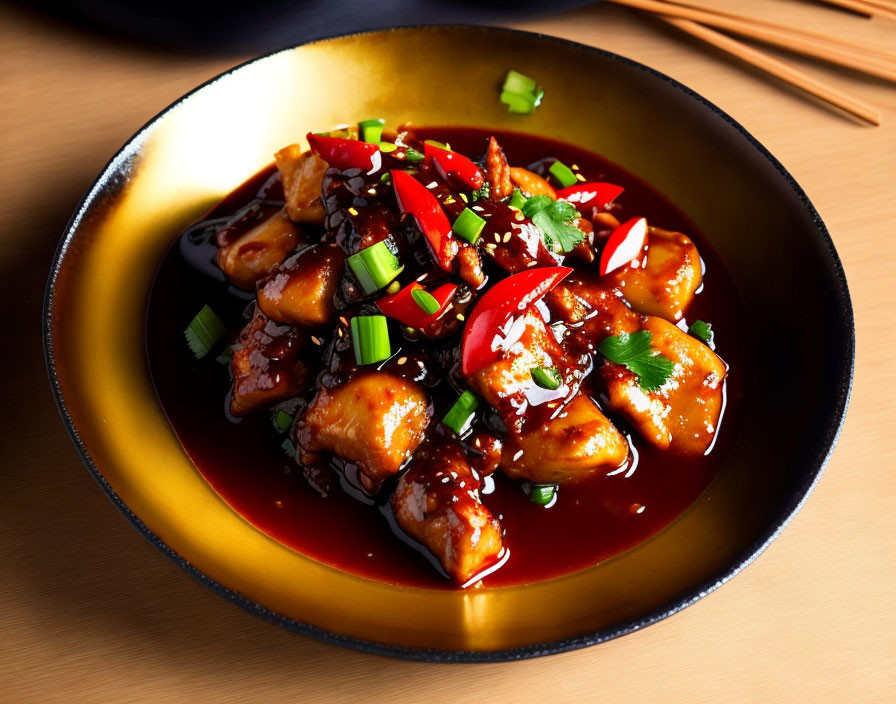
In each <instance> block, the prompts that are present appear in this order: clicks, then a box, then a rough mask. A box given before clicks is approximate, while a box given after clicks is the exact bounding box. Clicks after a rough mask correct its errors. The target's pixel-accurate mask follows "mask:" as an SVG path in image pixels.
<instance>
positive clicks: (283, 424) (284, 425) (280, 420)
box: [274, 411, 292, 433]
mask: <svg viewBox="0 0 896 704" xmlns="http://www.w3.org/2000/svg"><path fill="white" fill-rule="evenodd" d="M290 425H292V416H291V415H289V413H287V412H286V411H277V412H276V413H275V414H274V428H275V429H276V430H277V432H278V433H285V432H286V431H287V430H289V426H290Z"/></svg>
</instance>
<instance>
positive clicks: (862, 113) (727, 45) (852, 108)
mask: <svg viewBox="0 0 896 704" xmlns="http://www.w3.org/2000/svg"><path fill="white" fill-rule="evenodd" d="M656 17H657V19H659V20H662V21H663V22H666V23H667V24H670V25H672V26H673V27H677V28H678V29H680V30H681V31H683V32H686V33H687V34H690V35H691V36H694V37H697V38H698V39H702V40H703V41H705V42H706V43H708V44H711V45H713V46H714V47H716V48H717V49H721V50H722V51H724V52H726V53H728V54H731V55H732V56H736V57H737V58H739V59H740V60H741V61H745V62H746V63H748V64H751V65H753V66H755V67H757V68H759V69H762V70H763V71H765V72H766V73H769V74H771V75H773V76H775V77H777V78H780V79H781V80H782V81H785V82H787V83H790V84H791V85H793V86H796V87H797V88H800V89H801V90H804V91H805V92H807V93H809V94H811V95H814V96H816V97H817V98H820V99H821V100H823V101H825V102H826V103H829V104H830V105H834V106H835V107H838V108H840V109H841V110H845V111H846V112H848V113H850V114H852V115H855V116H856V117H858V118H860V119H862V120H865V121H866V122H870V123H871V124H872V125H879V124H880V113H879V112H878V111H877V110H876V109H875V108H873V107H872V106H870V105H868V104H867V103H864V102H862V101H860V100H858V99H856V98H853V97H852V96H851V95H848V94H846V93H844V92H843V91H841V90H838V89H837V88H834V87H833V86H829V85H828V84H826V83H823V82H821V81H819V80H817V79H815V78H813V77H812V76H810V75H808V74H806V73H803V72H802V71H800V70H798V69H796V68H794V67H793V66H790V65H788V64H786V63H784V62H783V61H779V60H778V59H775V58H774V57H772V56H769V55H768V54H765V53H764V52H761V51H759V50H758V49H754V48H753V47H751V46H747V45H746V44H744V43H743V42H739V41H738V40H736V39H732V38H731V37H729V36H727V35H725V34H722V33H721V32H716V31H715V30H713V29H710V28H709V27H704V26H703V25H701V24H698V23H697V22H693V21H691V20H686V19H682V18H680V17H670V16H668V15H656Z"/></svg>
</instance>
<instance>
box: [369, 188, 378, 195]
mask: <svg viewBox="0 0 896 704" xmlns="http://www.w3.org/2000/svg"><path fill="white" fill-rule="evenodd" d="M367 192H368V193H369V194H370V195H372V196H375V195H376V189H375V188H368V189H367Z"/></svg>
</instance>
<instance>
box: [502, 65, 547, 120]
mask: <svg viewBox="0 0 896 704" xmlns="http://www.w3.org/2000/svg"><path fill="white" fill-rule="evenodd" d="M543 97H544V90H542V88H541V87H540V86H539V85H537V84H536V83H535V81H534V79H532V78H529V77H528V76H524V75H523V74H522V73H519V72H518V71H508V72H507V76H506V77H505V78H504V85H503V86H502V87H501V102H502V103H504V104H505V105H506V106H507V109H508V110H509V111H510V112H515V113H520V114H528V113H530V112H532V111H533V110H534V109H535V108H537V107H538V106H539V105H540V104H541V99H542V98H543Z"/></svg>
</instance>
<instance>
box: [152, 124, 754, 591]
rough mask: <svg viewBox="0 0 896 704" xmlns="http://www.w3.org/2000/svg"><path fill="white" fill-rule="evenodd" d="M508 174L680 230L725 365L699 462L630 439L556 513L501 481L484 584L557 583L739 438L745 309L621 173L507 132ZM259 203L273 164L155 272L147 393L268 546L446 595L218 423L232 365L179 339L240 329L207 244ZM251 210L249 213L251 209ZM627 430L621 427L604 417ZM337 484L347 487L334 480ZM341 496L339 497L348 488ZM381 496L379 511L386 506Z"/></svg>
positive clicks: (251, 423) (357, 515) (353, 509)
mask: <svg viewBox="0 0 896 704" xmlns="http://www.w3.org/2000/svg"><path fill="white" fill-rule="evenodd" d="M417 133H418V135H420V137H421V138H423V137H426V138H432V139H436V140H439V141H442V142H450V143H451V145H452V148H453V149H455V150H457V151H460V152H463V153H475V152H476V151H477V150H478V149H479V148H481V145H482V144H483V143H484V140H485V138H486V137H487V136H488V135H489V134H491V132H486V131H484V130H481V129H475V128H454V127H452V128H431V129H426V130H417ZM496 137H497V138H498V140H499V141H500V143H501V145H502V147H503V148H504V151H505V152H506V154H507V157H508V160H509V161H510V163H511V164H515V165H526V164H531V163H533V162H536V161H538V160H540V159H542V158H544V157H546V156H554V157H557V158H559V159H560V160H561V161H563V162H564V163H567V164H577V165H578V166H579V168H580V169H581V171H582V173H585V174H587V175H588V177H589V180H608V181H612V182H614V183H618V184H619V185H622V186H624V187H625V192H624V193H623V195H622V196H620V198H619V199H618V201H617V202H618V204H619V205H620V206H621V214H620V215H619V217H620V218H621V219H625V218H628V217H632V216H635V215H639V216H641V215H643V216H646V217H647V218H648V221H649V222H650V223H652V224H654V225H656V226H658V227H662V228H664V229H668V230H679V231H681V232H684V233H686V234H687V235H688V236H689V237H691V239H692V240H694V242H695V244H696V245H697V247H698V250H699V252H700V254H701V256H702V258H703V261H704V263H705V269H706V274H705V279H704V282H705V283H704V287H703V289H702V291H701V293H700V294H699V295H698V296H697V297H696V300H695V301H694V303H693V304H692V306H691V307H690V309H689V310H688V312H687V320H689V321H693V320H697V319H701V320H706V321H709V322H711V323H712V325H713V330H714V332H715V342H716V351H717V353H718V354H719V355H720V356H721V357H722V359H724V360H725V361H726V362H727V363H728V365H729V367H730V371H729V375H728V378H727V382H726V385H727V408H726V411H725V414H724V421H723V422H722V424H721V429H720V431H719V433H718V436H717V442H716V444H715V446H714V448H713V449H712V452H710V453H709V454H708V455H707V456H703V457H698V458H693V457H680V456H676V455H674V454H672V453H670V452H668V451H665V452H664V451H659V450H656V449H654V448H653V447H652V446H650V445H648V444H647V443H645V442H643V441H641V440H640V439H639V438H638V437H637V436H636V435H635V434H634V433H631V432H629V433H628V434H629V436H630V437H631V438H632V446H633V449H634V450H635V452H636V454H637V458H638V459H637V463H636V465H635V466H634V467H628V468H626V470H625V471H622V472H619V473H616V474H613V475H611V476H598V477H593V478H590V479H586V480H584V481H581V482H579V483H577V484H569V485H564V486H562V487H561V489H560V494H559V500H558V501H557V502H556V504H555V505H554V506H552V507H551V508H548V509H545V508H544V507H542V506H538V505H536V504H533V503H531V502H530V501H529V500H528V499H527V497H526V496H525V495H524V493H523V491H522V490H521V487H520V484H521V483H520V482H518V481H514V480H511V479H508V478H507V477H505V476H504V475H503V474H501V472H497V473H496V474H495V475H493V477H494V490H493V491H491V492H490V493H488V494H487V495H484V496H483V502H484V503H485V504H486V506H488V508H489V509H490V510H491V511H492V512H493V513H494V514H495V515H496V516H498V518H499V520H500V521H501V523H502V525H503V527H504V529H505V545H506V546H507V547H508V548H509V550H510V559H509V560H508V561H507V562H506V564H504V565H503V567H502V568H501V569H499V570H497V571H496V572H493V573H492V574H490V575H488V576H486V577H485V578H484V579H483V584H484V585H485V586H492V587H498V586H507V585H515V584H522V583H528V582H533V581H538V580H543V579H549V578H552V577H557V576H560V575H563V574H567V573H569V572H573V571H576V570H580V569H583V568H586V567H589V566H591V565H594V564H596V563H598V562H600V561H602V560H606V559H607V558H610V557H612V556H614V555H617V554H619V553H620V552H622V551H624V550H627V549H629V548H631V547H633V546H635V545H637V544H639V543H641V542H643V541H644V540H646V539H648V538H649V537H650V536H652V535H654V534H656V533H657V532H658V531H660V530H662V529H663V528H664V527H665V526H667V525H668V524H669V523H670V522H672V521H673V520H674V519H675V518H676V517H677V516H679V515H680V514H681V513H682V512H683V511H684V510H685V509H687V507H688V506H689V505H690V504H692V503H693V502H694V501H695V500H696V499H697V497H698V496H699V495H700V494H701V493H702V492H703V491H704V489H705V488H706V487H707V485H708V484H709V483H710V481H712V479H713V477H714V476H715V475H716V474H717V473H718V471H719V468H720V467H721V465H722V463H723V462H724V459H725V457H726V455H727V454H728V451H729V449H730V447H731V446H732V444H733V443H734V441H735V440H736V438H737V435H738V429H739V425H740V419H741V417H742V413H743V407H744V390H745V388H747V386H748V383H749V380H750V374H751V367H750V357H751V355H750V344H751V341H750V340H749V339H748V338H747V337H746V332H745V328H746V326H745V325H742V324H741V321H742V320H743V319H744V315H745V312H744V308H743V304H742V303H741V301H740V298H739V295H738V293H737V291H736V289H735V286H734V283H733V281H732V280H731V277H730V276H729V274H728V272H727V271H726V269H725V267H724V265H723V263H722V261H721V260H720V258H719V256H718V255H717V253H716V252H715V251H714V250H713V248H712V246H711V243H710V242H709V241H707V239H706V238H705V237H703V236H702V235H701V233H699V232H698V231H697V230H696V228H695V226H694V225H693V223H691V222H690V221H689V220H688V218H687V217H686V216H685V215H684V214H683V213H681V212H680V211H679V210H678V209H677V208H675V206H673V205H672V204H671V203H669V201H667V200H666V199H665V198H664V197H663V196H662V195H660V194H659V193H657V192H656V191H655V190H653V189H652V188H651V187H649V186H648V185H647V184H645V183H643V182H642V181H640V180H639V179H638V178H636V177H635V176H633V175H631V174H629V173H628V172H627V171H625V170H624V169H622V168H621V167H619V166H617V165H615V164H612V163H610V162H607V161H606V160H604V159H602V158H600V157H598V156H597V155H594V154H592V153H589V152H586V151H584V150H581V149H579V148H576V147H574V146H572V145H568V144H563V143H560V142H556V141H553V140H548V139H544V138H539V137H534V136H530V135H521V134H515V133H509V132H508V133H496ZM256 198H261V199H262V200H263V201H265V202H263V203H261V204H256V205H253V206H252V207H251V208H250V210H249V211H248V212H247V214H246V217H247V218H250V219H252V218H260V217H262V216H263V215H264V213H267V212H269V211H270V210H271V209H273V208H276V207H279V205H280V204H282V199H283V195H282V190H281V189H280V187H279V182H278V180H277V178H276V171H275V170H274V167H273V166H271V167H269V168H268V169H266V170H264V171H262V172H261V173H259V174H257V175H256V176H254V177H253V178H251V179H249V180H248V181H247V182H246V183H245V184H244V185H243V186H241V187H240V188H239V189H237V190H236V191H234V192H233V193H232V194H230V195H229V196H228V197H227V198H225V199H224V200H223V201H222V202H221V203H220V204H219V205H218V206H216V207H215V208H214V209H213V210H212V211H211V213H209V215H208V217H207V219H206V220H205V221H203V222H202V223H199V224H197V225H195V226H193V227H191V228H190V229H189V230H187V232H186V233H184V234H183V235H182V237H180V238H179V239H178V241H176V242H175V243H174V245H173V246H172V247H171V249H170V250H169V252H168V253H167V255H166V257H165V258H164V260H163V261H162V263H161V265H160V267H159V270H158V274H157V278H156V281H155V283H154V286H153V290H152V293H151V296H150V301H149V305H148V313H147V354H148V361H149V367H150V371H151V374H152V377H153V381H154V383H155V387H156V392H157V394H158V397H159V400H160V402H161V404H162V407H163V408H164V410H165V412H166V414H167V416H168V418H169V420H170V422H171V424H172V426H173V428H174V430H175V432H176V433H177V436H178V438H179V439H180V441H181V443H182V445H183V447H184V448H185V450H186V452H187V453H188V455H189V456H190V458H191V459H192V461H193V463H194V464H195V465H196V467H197V468H198V470H199V471H200V472H201V473H202V475H203V476H204V477H205V479H206V480H207V481H208V482H209V483H210V484H211V486H212V487H214V489H215V490H216V491H217V492H218V493H219V494H220V496H221V497H222V498H223V499H224V500H225V501H226V502H227V503H228V504H229V505H230V506H231V507H233V509H234V510H235V511H236V512H237V513H239V514H240V515H241V516H243V517H244V518H245V519H246V520H247V521H248V522H250V523H251V524H252V525H254V526H256V527H257V528H258V529H259V530H261V531H263V532H264V533H266V534H267V535H269V536H271V537H272V538H273V539H275V540H277V541H279V542H281V543H283V544H284V545H286V546H288V547H290V548H292V549H294V550H296V551H298V552H300V553H302V554H305V555H307V556H309V557H311V558H314V559H316V560H319V561H321V562H323V563H326V564H329V565H332V566H334V567H336V568H339V569H342V570H345V571H347V572H351V573H354V574H358V575H362V576H365V577H369V578H371V579H375V580H380V581H383V582H387V583H391V584H401V585H408V586H416V587H428V588H453V584H452V583H451V582H450V581H448V580H447V579H445V578H444V577H443V576H441V575H440V574H439V573H438V572H437V571H436V570H434V569H433V565H432V564H431V562H430V560H428V559H427V558H426V557H425V556H424V555H421V553H420V552H419V551H415V550H413V549H410V547H409V546H406V545H402V544H401V543H400V542H398V540H397V539H396V533H395V532H394V531H393V528H392V522H391V521H390V520H389V519H388V516H387V515H386V514H388V513H389V511H388V509H387V508H385V507H384V506H383V505H381V504H377V503H375V502H373V503H372V502H371V501H370V500H367V501H366V503H365V502H362V501H359V500H358V499H359V497H358V492H356V491H354V490H352V488H351V487H350V486H345V487H343V488H340V486H339V485H338V484H335V483H334V484H333V485H332V486H330V487H329V489H330V490H329V491H328V492H327V495H326V496H322V495H321V493H320V492H319V491H318V490H316V489H315V488H313V487H312V486H311V485H310V484H309V482H308V481H306V478H305V477H304V476H303V469H302V467H300V466H298V465H297V464H296V463H295V462H294V460H292V459H290V458H289V457H288V456H286V454H285V453H284V452H283V450H282V449H281V446H280V445H281V443H282V441H283V439H284V438H285V437H286V436H285V435H281V434H278V433H277V432H276V430H275V429H274V427H273V425H272V423H271V418H270V414H268V413H264V412H262V413H257V414H254V415H249V416H246V417H243V418H241V419H239V420H237V419H234V418H233V417H231V416H230V415H229V413H228V412H227V393H228V389H229V387H230V378H229V375H228V371H227V367H226V366H224V365H222V364H217V363H215V362H214V361H213V360H212V359H211V358H207V359H204V360H201V361H196V360H195V359H194V358H193V356H192V355H191V354H190V352H189V350H188V349H187V347H186V345H185V344H183V330H184V328H185V327H186V326H187V324H188V323H189V321H190V319H191V318H192V316H193V315H194V314H195V312H196V311H197V310H198V309H199V308H201V307H202V305H203V304H209V305H210V306H211V307H212V308H213V309H214V310H215V311H216V312H217V313H218V314H219V315H220V316H221V317H222V319H223V320H224V322H225V323H226V324H227V326H228V329H230V330H233V331H238V330H239V329H240V328H241V327H242V325H243V323H244V319H243V310H244V309H245V307H246V306H247V305H249V304H250V303H251V300H252V297H251V295H250V294H248V293H246V292H241V291H238V290H236V289H234V288H233V287H231V286H229V285H228V284H227V283H226V281H225V280H224V276H223V274H222V273H221V272H220V270H218V269H217V268H216V266H215V265H214V263H213V261H214V254H215V247H214V245H213V244H212V243H213V242H214V233H215V232H216V231H217V229H220V226H221V223H222V222H223V221H224V220H225V219H227V218H228V217H230V216H231V215H232V214H234V213H235V212H237V211H239V210H240V208H243V207H245V206H246V205H247V204H249V203H251V202H252V201H253V200H255V199H256ZM253 208H254V211H253V210H252V209H253ZM611 418H612V419H613V421H614V423H615V424H616V425H617V427H618V428H619V429H620V430H621V431H622V432H628V428H627V426H626V424H625V423H624V422H623V421H621V420H620V419H618V418H616V417H613V416H611ZM343 484H345V482H343ZM344 488H345V489H348V491H346V490H343V489H344ZM385 500H386V499H385V497H384V498H383V501H385Z"/></svg>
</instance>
